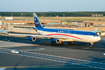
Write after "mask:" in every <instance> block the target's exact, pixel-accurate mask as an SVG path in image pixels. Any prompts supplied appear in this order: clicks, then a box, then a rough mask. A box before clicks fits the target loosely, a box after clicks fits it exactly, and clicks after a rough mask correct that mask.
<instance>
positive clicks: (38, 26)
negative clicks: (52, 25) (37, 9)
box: [33, 13, 43, 29]
mask: <svg viewBox="0 0 105 70" xmlns="http://www.w3.org/2000/svg"><path fill="white" fill-rule="evenodd" d="M33 16H34V22H35V26H36V28H37V29H42V28H43V27H42V26H41V24H40V22H39V20H38V18H37V15H36V14H35V13H33Z"/></svg>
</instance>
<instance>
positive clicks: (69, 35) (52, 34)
mask: <svg viewBox="0 0 105 70" xmlns="http://www.w3.org/2000/svg"><path fill="white" fill-rule="evenodd" d="M47 35H61V36H69V37H73V38H77V39H81V38H79V37H76V36H72V35H67V34H47Z"/></svg>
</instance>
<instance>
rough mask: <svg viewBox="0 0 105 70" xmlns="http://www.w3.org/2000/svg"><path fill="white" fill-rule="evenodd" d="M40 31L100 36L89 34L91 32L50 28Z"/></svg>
mask: <svg viewBox="0 0 105 70" xmlns="http://www.w3.org/2000/svg"><path fill="white" fill-rule="evenodd" d="M38 30H41V31H46V32H56V33H67V34H78V35H92V36H98V34H96V33H94V32H89V31H77V30H66V29H50V28H43V29H38Z"/></svg>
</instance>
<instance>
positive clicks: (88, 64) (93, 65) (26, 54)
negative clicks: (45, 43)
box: [0, 48, 105, 69]
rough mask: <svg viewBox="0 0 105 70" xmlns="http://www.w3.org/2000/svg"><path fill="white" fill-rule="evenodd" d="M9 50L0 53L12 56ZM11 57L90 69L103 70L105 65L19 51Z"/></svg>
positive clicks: (0, 50) (0, 49)
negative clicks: (22, 57) (16, 56)
mask: <svg viewBox="0 0 105 70" xmlns="http://www.w3.org/2000/svg"><path fill="white" fill-rule="evenodd" d="M10 50H12V49H6V48H0V53H6V54H12V53H11V52H10ZM12 55H18V56H24V57H30V58H37V59H43V60H49V61H55V62H61V63H68V64H73V65H79V66H85V67H91V68H98V69H105V63H100V62H93V61H88V60H82V59H75V58H70V57H63V56H56V55H50V54H43V53H36V52H27V51H21V54H12Z"/></svg>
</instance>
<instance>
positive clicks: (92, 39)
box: [37, 30, 101, 43]
mask: <svg viewBox="0 0 105 70" xmlns="http://www.w3.org/2000/svg"><path fill="white" fill-rule="evenodd" d="M37 32H38V33H40V34H41V35H47V36H48V35H50V36H52V37H60V36H62V37H65V39H59V40H61V41H79V42H88V43H92V42H93V43H94V42H98V41H99V40H100V39H101V37H100V36H92V35H79V34H70V33H63V32H47V31H41V30H38V31H37Z"/></svg>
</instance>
